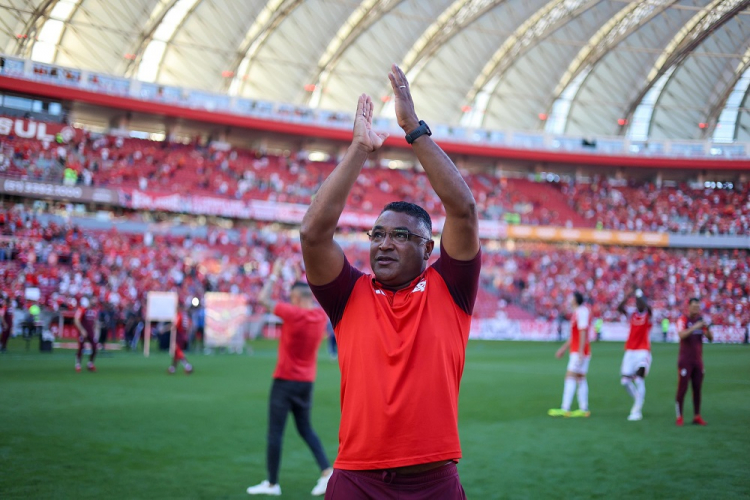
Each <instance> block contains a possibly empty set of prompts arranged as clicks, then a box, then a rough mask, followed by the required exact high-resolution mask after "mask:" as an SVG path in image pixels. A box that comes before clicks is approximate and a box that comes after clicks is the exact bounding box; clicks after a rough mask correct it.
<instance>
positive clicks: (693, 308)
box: [688, 301, 701, 316]
mask: <svg viewBox="0 0 750 500" xmlns="http://www.w3.org/2000/svg"><path fill="white" fill-rule="evenodd" d="M688 313H690V316H698V315H699V314H700V313H701V305H700V304H699V303H698V302H695V301H693V302H691V303H690V305H688Z"/></svg>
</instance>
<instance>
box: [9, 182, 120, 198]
mask: <svg viewBox="0 0 750 500" xmlns="http://www.w3.org/2000/svg"><path fill="white" fill-rule="evenodd" d="M0 193H7V194H13V195H17V196H29V197H34V198H51V199H54V200H69V201H77V202H80V203H105V204H116V203H117V202H118V200H119V195H118V193H117V191H114V190H112V189H106V188H95V187H90V186H64V185H62V184H53V183H51V182H38V181H24V180H20V179H8V178H0Z"/></svg>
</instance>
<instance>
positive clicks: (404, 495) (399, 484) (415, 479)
mask: <svg viewBox="0 0 750 500" xmlns="http://www.w3.org/2000/svg"><path fill="white" fill-rule="evenodd" d="M325 498H326V500H381V499H383V500H385V499H399V500H466V493H464V488H463V486H461V481H460V479H459V477H458V468H457V467H456V464H455V463H451V464H447V465H444V466H442V467H438V468H437V469H433V470H428V471H427V472H420V473H419V474H406V475H399V474H395V473H393V472H388V471H382V472H376V471H358V470H341V469H334V470H333V475H332V476H331V479H330V480H329V481H328V489H327V490H326V496H325Z"/></svg>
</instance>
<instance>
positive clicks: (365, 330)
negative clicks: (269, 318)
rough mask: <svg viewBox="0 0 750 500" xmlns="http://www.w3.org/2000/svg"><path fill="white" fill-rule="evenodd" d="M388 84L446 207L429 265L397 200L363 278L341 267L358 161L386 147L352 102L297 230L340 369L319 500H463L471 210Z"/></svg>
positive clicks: (419, 232)
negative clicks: (343, 144)
mask: <svg viewBox="0 0 750 500" xmlns="http://www.w3.org/2000/svg"><path fill="white" fill-rule="evenodd" d="M388 77H389V79H390V82H391V88H392V90H393V93H394V95H395V111H396V118H397V120H398V124H399V126H400V127H401V128H402V129H403V130H404V131H405V132H407V135H406V141H407V142H408V143H409V144H411V145H412V148H413V150H414V153H415V154H416V156H417V159H418V160H419V163H420V164H421V165H422V166H423V167H424V170H425V172H426V174H427V177H428V179H429V181H430V184H431V185H432V188H433V189H434V190H435V193H436V194H437V195H438V197H439V198H440V200H441V202H442V203H443V205H444V208H445V224H444V226H443V232H442V238H441V241H440V258H439V259H438V260H437V261H436V262H435V263H434V264H433V265H432V266H430V267H427V262H428V260H429V258H430V254H431V253H432V250H433V248H434V245H435V243H434V242H433V241H432V238H431V236H432V234H431V233H432V221H431V219H430V216H429V214H428V213H427V212H426V211H425V210H424V209H423V208H421V207H419V206H417V205H414V204H412V203H407V202H393V203H389V204H388V205H386V207H385V208H384V209H383V211H382V212H381V213H380V216H379V217H378V219H377V220H376V221H375V224H374V226H373V228H372V230H371V231H370V232H369V233H368V235H369V238H370V267H371V268H372V270H373V275H368V274H364V273H362V272H361V271H359V270H357V269H355V268H354V267H352V266H351V264H350V263H349V261H348V260H347V259H346V257H345V256H344V252H343V251H342V250H341V247H340V246H339V245H338V244H337V243H336V242H335V241H334V239H333V236H334V233H335V231H336V226H337V224H338V220H339V217H340V216H341V213H342V211H343V209H344V206H345V204H346V200H347V197H348V195H349V193H350V191H351V189H352V186H353V185H354V184H355V182H356V180H357V177H358V176H359V175H360V172H361V170H362V167H363V166H364V163H365V161H366V160H367V156H368V154H369V153H372V152H374V151H376V150H378V149H379V148H380V147H381V146H382V144H383V141H384V139H385V136H384V135H381V134H377V133H375V131H374V130H373V129H372V115H373V107H374V106H373V103H372V100H371V99H370V97H369V96H367V95H364V94H363V95H361V96H360V98H359V102H358V104H357V112H356V116H355V119H354V134H353V135H354V137H353V140H352V144H351V146H350V147H349V149H348V150H347V152H346V155H345V156H344V158H343V160H342V161H341V163H339V165H338V166H337V167H336V168H335V169H334V171H333V172H332V173H331V175H329V176H328V178H327V179H326V181H325V182H324V183H323V185H322V186H321V188H320V190H318V193H317V194H316V196H315V199H314V200H313V202H312V203H311V205H310V208H309V209H308V211H307V213H306V214H305V217H304V218H303V220H302V226H301V228H300V237H301V242H302V256H303V258H304V261H305V266H306V270H307V276H308V280H309V282H310V284H311V288H312V290H313V292H314V293H315V296H316V297H317V299H318V301H319V302H320V303H321V305H322V306H323V308H324V309H325V310H326V312H327V313H328V316H329V317H330V319H331V323H332V324H333V327H334V332H335V334H336V341H337V344H338V349H339V352H338V360H339V368H340V369H341V425H340V428H339V452H338V456H337V458H336V462H335V463H334V472H333V477H332V478H331V481H330V483H329V487H328V490H327V491H326V498H327V499H345V500H355V499H360V498H363V499H364V498H395V497H396V496H397V495H398V498H402V499H414V498H425V499H426V498H429V499H445V500H448V499H450V500H453V499H462V498H466V495H465V493H464V490H463V487H462V486H461V482H460V480H459V477H458V470H457V468H456V462H457V461H458V459H459V458H461V444H460V442H459V438H458V393H459V386H460V383H461V375H462V373H463V368H464V360H465V354H466V343H467V341H468V337H469V328H470V326H471V313H472V310H473V307H474V302H475V300H476V295H477V288H478V283H479V270H480V267H481V252H480V245H479V237H478V220H477V211H476V202H475V201H474V197H473V196H472V194H471V191H470V190H469V188H468V186H467V185H466V183H465V182H464V180H463V178H462V177H461V174H460V173H459V171H458V169H457V168H456V166H455V165H454V164H453V162H452V161H451V160H450V158H449V157H448V156H447V155H446V154H445V153H444V152H443V151H442V149H440V147H439V146H438V145H437V144H436V143H435V142H433V140H432V139H431V137H430V135H431V132H430V130H429V127H427V125H426V124H425V123H424V122H423V121H420V120H418V118H417V114H416V111H415V110H414V103H413V101H412V98H411V93H410V90H409V83H408V82H407V80H406V75H404V73H403V72H402V71H401V69H400V68H398V67H397V66H395V65H394V66H393V67H392V71H391V73H390V74H389V75H388Z"/></svg>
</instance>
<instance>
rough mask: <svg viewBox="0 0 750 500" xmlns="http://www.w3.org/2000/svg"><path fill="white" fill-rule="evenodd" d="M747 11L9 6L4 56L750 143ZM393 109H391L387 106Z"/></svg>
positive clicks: (412, 2) (560, 129) (506, 2)
mask: <svg viewBox="0 0 750 500" xmlns="http://www.w3.org/2000/svg"><path fill="white" fill-rule="evenodd" d="M749 4H750V0H746V1H739V0H712V1H703V0H682V1H675V0H640V1H624V0H430V1H426V0H360V1H354V0H350V1H345V0H306V1H305V0H128V1H114V0H6V1H5V2H3V5H0V48H4V51H5V52H6V53H7V54H11V55H17V56H23V57H28V58H32V59H35V60H39V61H43V62H49V63H55V64H60V65H63V66H73V67H78V68H83V69H90V70H94V71H100V72H106V73H111V74H114V75H120V76H129V77H133V78H138V79H142V80H147V81H157V82H160V83H163V84H168V85H178V86H182V87H188V88H197V89H205V90H210V91H225V92H228V93H230V94H233V95H242V96H245V97H252V98H260V99H265V100H273V101H281V102H289V103H294V104H304V105H308V106H311V107H322V108H326V109H336V110H350V109H351V108H352V107H353V106H354V103H355V102H356V96H357V95H359V94H360V93H361V92H367V93H369V94H371V95H373V96H374V98H375V99H376V102H377V103H378V106H379V107H380V108H381V109H380V110H379V113H381V114H383V115H385V116H390V115H392V112H393V110H392V103H390V102H388V101H387V99H388V96H389V87H388V82H387V79H386V77H385V75H386V71H387V70H388V68H389V66H390V64H391V63H393V62H396V63H399V64H400V65H401V66H402V68H404V69H405V71H406V72H407V74H408V75H409V76H410V80H411V82H412V90H413V94H414V98H415V101H416V103H417V106H418V109H419V111H420V116H421V117H423V118H424V119H425V120H427V121H432V122H435V123H448V124H465V125H473V126H482V127H485V128H491V129H527V130H540V129H546V130H548V131H552V132H556V133H569V134H579V135H580V134H584V135H585V134H595V135H622V134H627V135H630V136H631V137H632V138H634V139H645V138H647V137H648V138H651V139H701V138H711V137H713V138H714V139H715V140H717V138H718V140H720V141H721V140H723V141H731V140H739V141H749V140H750V128H749V127H750V114H749V113H748V110H747V109H746V107H747V102H746V101H747V91H748V83H750V71H747V70H748V67H750V29H749V26H748V23H750V11H748V6H749ZM389 104H391V106H389Z"/></svg>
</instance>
